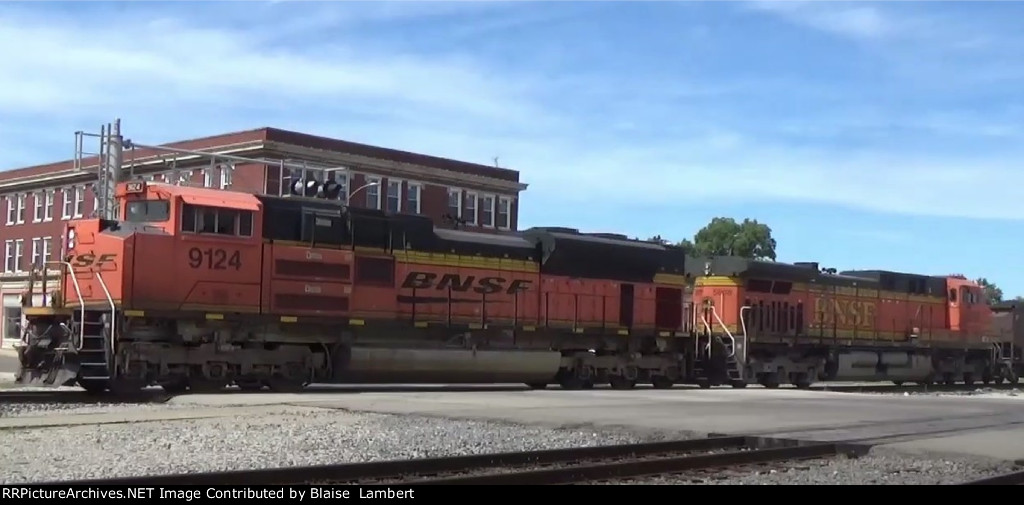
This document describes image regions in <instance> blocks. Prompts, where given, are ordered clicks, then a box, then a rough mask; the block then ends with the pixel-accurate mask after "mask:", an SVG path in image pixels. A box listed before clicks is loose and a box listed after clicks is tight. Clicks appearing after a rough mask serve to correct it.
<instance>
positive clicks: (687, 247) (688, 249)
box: [647, 235, 693, 254]
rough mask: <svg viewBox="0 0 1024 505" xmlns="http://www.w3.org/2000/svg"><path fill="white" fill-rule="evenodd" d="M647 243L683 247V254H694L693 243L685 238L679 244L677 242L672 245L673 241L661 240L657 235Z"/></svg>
mask: <svg viewBox="0 0 1024 505" xmlns="http://www.w3.org/2000/svg"><path fill="white" fill-rule="evenodd" d="M647 242H654V243H655V244H662V245H670V244H671V245H675V246H676V247H681V248H682V249H683V252H685V253H686V254H690V253H692V252H693V242H690V241H689V240H687V239H685V238H684V239H683V240H680V241H679V242H676V243H675V244H672V242H671V241H668V240H665V239H663V238H661V235H655V236H653V237H651V238H649V239H647Z"/></svg>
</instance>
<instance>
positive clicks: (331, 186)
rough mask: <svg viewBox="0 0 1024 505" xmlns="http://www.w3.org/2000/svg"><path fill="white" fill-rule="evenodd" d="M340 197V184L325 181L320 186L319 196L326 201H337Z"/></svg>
mask: <svg viewBox="0 0 1024 505" xmlns="http://www.w3.org/2000/svg"><path fill="white" fill-rule="evenodd" d="M340 195H341V184H338V183H337V182H334V181H327V182H325V183H323V184H321V185H320V194H319V196H322V197H324V198H327V199H328V200H337V199H338V197H339V196H340Z"/></svg>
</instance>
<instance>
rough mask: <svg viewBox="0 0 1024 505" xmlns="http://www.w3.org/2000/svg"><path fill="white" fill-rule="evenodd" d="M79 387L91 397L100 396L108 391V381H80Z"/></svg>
mask: <svg viewBox="0 0 1024 505" xmlns="http://www.w3.org/2000/svg"><path fill="white" fill-rule="evenodd" d="M78 385H79V386H81V387H82V389H84V390H85V392H86V393H89V394H91V395H99V394H103V393H105V392H106V391H107V381H105V380H99V379H78Z"/></svg>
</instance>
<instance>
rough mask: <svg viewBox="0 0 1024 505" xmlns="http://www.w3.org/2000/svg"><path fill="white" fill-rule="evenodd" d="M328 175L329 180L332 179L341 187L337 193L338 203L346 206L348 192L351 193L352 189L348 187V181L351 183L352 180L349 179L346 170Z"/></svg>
mask: <svg viewBox="0 0 1024 505" xmlns="http://www.w3.org/2000/svg"><path fill="white" fill-rule="evenodd" d="M330 174H331V178H333V179H334V182H336V183H338V185H339V186H341V191H339V192H338V201H340V202H341V203H342V204H344V205H348V198H349V196H350V195H349V193H348V192H349V191H352V187H351V186H350V185H349V181H351V180H352V178H351V177H349V173H348V170H335V171H333V172H330Z"/></svg>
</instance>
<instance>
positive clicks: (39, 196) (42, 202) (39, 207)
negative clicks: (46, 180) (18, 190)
mask: <svg viewBox="0 0 1024 505" xmlns="http://www.w3.org/2000/svg"><path fill="white" fill-rule="evenodd" d="M45 193H46V191H37V192H35V193H33V194H32V222H33V223H40V222H42V221H43V214H44V213H46V196H44V195H45Z"/></svg>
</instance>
